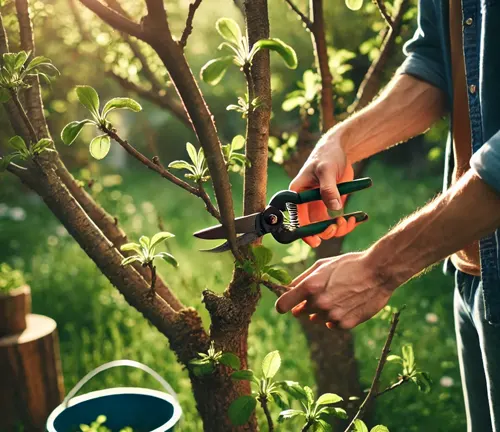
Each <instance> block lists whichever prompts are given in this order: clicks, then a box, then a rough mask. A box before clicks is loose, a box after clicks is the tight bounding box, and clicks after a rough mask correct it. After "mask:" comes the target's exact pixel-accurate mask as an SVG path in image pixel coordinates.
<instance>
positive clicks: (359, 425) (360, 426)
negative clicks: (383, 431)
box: [354, 419, 368, 432]
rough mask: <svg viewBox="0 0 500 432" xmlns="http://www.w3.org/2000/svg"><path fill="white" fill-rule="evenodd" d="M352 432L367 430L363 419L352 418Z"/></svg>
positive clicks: (365, 431) (364, 431) (366, 431)
mask: <svg viewBox="0 0 500 432" xmlns="http://www.w3.org/2000/svg"><path fill="white" fill-rule="evenodd" d="M354 432H368V428H367V427H366V424H365V422H364V421H363V420H359V419H356V420H354Z"/></svg>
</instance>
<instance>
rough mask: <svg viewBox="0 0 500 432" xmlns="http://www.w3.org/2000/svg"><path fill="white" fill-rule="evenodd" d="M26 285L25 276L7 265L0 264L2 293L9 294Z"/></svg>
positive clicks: (0, 289) (0, 288)
mask: <svg viewBox="0 0 500 432" xmlns="http://www.w3.org/2000/svg"><path fill="white" fill-rule="evenodd" d="M24 284H26V281H25V280H24V276H23V274H22V273H21V272H20V271H19V270H14V269H12V267H10V266H9V265H8V264H7V263H1V264H0V292H2V293H8V292H9V291H12V290H13V289H16V288H19V287H21V286H23V285H24Z"/></svg>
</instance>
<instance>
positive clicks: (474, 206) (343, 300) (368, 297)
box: [276, 169, 500, 328]
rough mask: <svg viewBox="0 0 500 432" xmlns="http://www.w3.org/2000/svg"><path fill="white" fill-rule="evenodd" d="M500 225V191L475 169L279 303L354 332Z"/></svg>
mask: <svg viewBox="0 0 500 432" xmlns="http://www.w3.org/2000/svg"><path fill="white" fill-rule="evenodd" d="M499 226H500V191H499V190H495V189H494V188H493V187H491V186H490V185H489V184H488V183H486V182H485V181H484V180H482V179H481V178H480V176H479V175H478V173H476V172H475V171H474V169H470V170H469V171H468V172H467V173H466V174H465V175H464V176H463V177H462V178H461V179H460V180H459V181H458V182H457V183H456V184H455V185H453V186H452V187H451V188H450V189H449V190H448V191H446V192H445V193H443V194H442V195H440V196H439V197H438V198H437V199H435V200H434V201H432V202H430V203H429V204H427V205H426V206H425V207H423V208H422V209H421V210H419V211H417V212H416V213H414V214H413V215H411V216H409V217H408V218H407V219H405V220H404V221H402V222H401V223H400V224H399V225H398V226H396V227H395V228H394V229H393V230H392V231H390V232H389V233H388V234H387V235H386V236H384V237H383V238H381V239H380V240H379V241H378V242H376V243H375V244H374V245H373V246H372V247H370V248H369V249H368V250H366V251H363V252H359V253H353V254H346V255H343V256H340V257H334V258H328V259H325V260H320V261H318V262H317V263H316V264H314V265H313V266H312V267H311V268H310V269H309V270H307V271H306V272H304V273H303V274H302V275H301V276H299V278H298V279H296V280H295V281H294V282H293V283H292V286H293V287H294V288H293V289H292V290H291V291H289V292H287V293H286V294H284V295H283V296H282V297H280V298H279V299H278V301H277V303H276V308H277V310H278V312H280V313H285V312H288V311H290V310H291V309H292V308H294V307H296V306H297V305H299V304H300V303H301V302H303V301H304V300H307V304H306V305H305V306H301V307H299V308H296V309H295V312H296V313H297V314H298V313H308V314H317V315H315V317H316V319H317V320H321V321H325V322H326V321H331V322H335V323H338V325H339V326H340V327H342V328H352V327H355V326H356V325H358V324H359V323H361V322H364V321H366V320H368V319H369V318H371V317H372V316H373V315H375V314H376V313H377V312H378V311H379V310H380V309H382V308H383V307H384V306H385V304H386V303H387V301H388V300H389V298H390V296H391V295H392V293H393V292H394V290H395V289H396V288H397V287H399V286H400V285H402V284H403V283H404V282H406V281H407V280H409V279H410V278H412V277H413V276H415V275H417V274H419V273H420V272H422V271H423V270H424V269H426V268H427V267H429V266H431V265H432V264H435V263H437V262H439V261H440V260H442V259H444V258H445V257H447V256H449V255H451V254H452V253H454V252H456V251H457V250H460V249H461V248H463V247H464V246H466V245H468V244H470V243H471V242H472V241H474V240H478V239H480V238H482V237H484V236H485V235H487V234H489V233H491V232H493V231H494V230H495V229H496V228H498V227H499Z"/></svg>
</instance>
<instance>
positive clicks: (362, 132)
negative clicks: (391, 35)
mask: <svg viewBox="0 0 500 432" xmlns="http://www.w3.org/2000/svg"><path fill="white" fill-rule="evenodd" d="M444 106H445V96H444V93H443V92H442V91H441V90H439V89H438V88H437V87H434V86H432V85H430V84H428V83H426V82H424V81H422V80H419V79H416V78H413V77H412V76H410V75H404V74H403V75H397V76H396V77H395V78H394V79H393V80H392V81H391V83H389V85H388V86H387V87H386V89H385V90H384V91H383V92H382V94H381V95H380V96H379V97H378V99H377V100H375V102H373V103H372V104H370V105H369V106H368V107H367V108H365V109H364V110H362V111H360V112H359V113H357V114H355V115H354V116H352V117H351V118H349V119H347V120H346V121H344V122H342V123H340V124H338V125H336V126H335V127H334V128H332V129H331V130H330V131H329V132H327V133H326V134H325V135H324V136H323V137H322V138H321V140H320V141H319V142H318V144H317V145H316V147H315V148H314V150H313V152H312V153H311V155H310V156H309V159H308V160H307V161H306V163H305V164H304V166H303V167H302V169H301V170H300V172H299V174H298V175H297V177H295V179H294V180H293V181H292V183H291V184H290V189H292V190H295V191H297V192H301V191H303V190H306V189H313V188H317V187H320V189H321V196H322V198H323V203H321V202H319V203H318V202H315V203H310V204H306V205H302V206H299V220H300V221H301V224H308V223H310V222H316V221H320V220H324V219H328V217H329V216H328V212H327V208H328V209H330V210H340V209H341V208H342V200H341V197H340V195H339V192H338V189H337V183H338V182H341V181H348V180H352V176H353V173H352V168H351V164H352V163H354V162H357V161H359V160H361V159H364V158H367V157H369V156H371V155H373V154H375V153H378V152H380V151H382V150H385V149H387V148H388V147H391V146H393V145H395V144H397V143H399V142H401V141H405V140H407V139H408V138H411V137H413V136H415V135H418V134H420V133H422V132H424V131H425V130H427V129H428V128H429V127H430V126H431V125H432V124H433V123H434V122H436V121H437V120H438V119H439V118H440V117H441V116H442V115H443V113H444ZM341 222H342V219H341ZM353 228H354V221H353V220H350V221H347V223H345V221H343V222H342V223H339V225H338V226H335V225H332V226H331V227H329V229H328V230H327V231H325V232H324V233H323V234H321V235H320V236H313V237H308V238H306V239H305V240H306V242H307V243H308V244H309V245H311V246H312V247H316V246H318V245H319V244H320V243H321V239H328V238H331V237H333V236H342V235H345V234H347V233H348V232H350V231H351V230H352V229H353Z"/></svg>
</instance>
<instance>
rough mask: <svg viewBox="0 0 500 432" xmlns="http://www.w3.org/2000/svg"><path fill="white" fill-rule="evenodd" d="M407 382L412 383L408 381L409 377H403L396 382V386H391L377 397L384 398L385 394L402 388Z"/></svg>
mask: <svg viewBox="0 0 500 432" xmlns="http://www.w3.org/2000/svg"><path fill="white" fill-rule="evenodd" d="M407 382H410V381H409V380H408V379H407V377H403V378H401V379H400V380H399V381H397V382H395V383H394V384H392V385H390V386H389V387H387V388H386V389H384V390H382V391H381V392H379V393H377V394H376V395H375V397H376V398H378V397H379V396H382V395H383V394H385V393H388V392H390V391H392V390H394V389H397V388H398V387H400V386H402V385H403V384H405V383H407Z"/></svg>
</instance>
